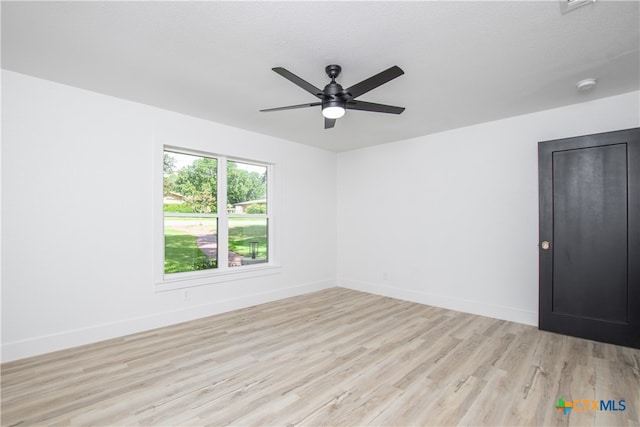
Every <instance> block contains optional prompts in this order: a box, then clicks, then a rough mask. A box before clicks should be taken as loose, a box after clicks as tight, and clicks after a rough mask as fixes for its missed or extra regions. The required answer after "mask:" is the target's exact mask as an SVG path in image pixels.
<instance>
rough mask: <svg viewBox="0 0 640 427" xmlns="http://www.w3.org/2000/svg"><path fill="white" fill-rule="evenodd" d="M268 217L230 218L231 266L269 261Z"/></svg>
mask: <svg viewBox="0 0 640 427" xmlns="http://www.w3.org/2000/svg"><path fill="white" fill-rule="evenodd" d="M267 248H268V245H267V219H266V218H229V267H236V266H239V265H250V264H259V263H263V262H267V260H268V259H267V255H268V254H267Z"/></svg>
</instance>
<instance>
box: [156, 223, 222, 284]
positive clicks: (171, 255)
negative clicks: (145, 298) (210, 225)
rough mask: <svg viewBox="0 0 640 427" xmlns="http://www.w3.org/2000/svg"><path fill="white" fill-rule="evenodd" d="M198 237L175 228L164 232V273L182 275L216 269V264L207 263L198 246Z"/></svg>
mask: <svg viewBox="0 0 640 427" xmlns="http://www.w3.org/2000/svg"><path fill="white" fill-rule="evenodd" d="M197 241H198V239H197V238H196V236H194V235H192V234H189V233H185V232H182V231H179V230H175V229H173V228H166V229H165V230H164V272H165V274H167V273H180V272H184V271H194V270H203V269H206V268H215V267H216V263H215V261H214V262H213V263H208V262H207V257H206V255H205V254H204V253H202V251H201V250H200V249H198V244H197Z"/></svg>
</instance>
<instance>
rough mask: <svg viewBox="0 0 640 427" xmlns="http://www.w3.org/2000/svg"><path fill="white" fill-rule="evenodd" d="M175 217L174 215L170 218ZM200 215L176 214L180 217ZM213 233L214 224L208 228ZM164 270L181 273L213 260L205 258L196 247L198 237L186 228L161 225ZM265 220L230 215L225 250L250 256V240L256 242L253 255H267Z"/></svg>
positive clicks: (209, 265) (211, 265)
mask: <svg viewBox="0 0 640 427" xmlns="http://www.w3.org/2000/svg"><path fill="white" fill-rule="evenodd" d="M172 219H173V220H175V219H176V218H173V217H172ZM190 220H191V221H194V223H195V220H199V221H201V219H199V218H196V219H195V220H194V219H192V218H184V217H183V218H180V221H181V222H182V221H190ZM212 232H213V233H215V228H213V230H212ZM164 235H165V237H164V272H165V274H170V273H181V272H185V271H195V270H204V269H209V268H216V267H217V261H215V260H214V261H213V262H210V261H208V258H207V256H206V255H205V254H204V253H203V252H202V251H201V250H200V249H199V248H198V243H197V242H198V239H197V237H196V236H195V235H193V234H190V233H188V232H186V231H182V230H177V229H174V228H171V226H170V225H167V226H166V227H165V231H164ZM266 236H267V223H266V221H265V220H262V219H257V220H256V219H254V218H232V219H230V220H229V250H230V251H232V252H235V253H237V254H239V255H242V256H244V257H245V258H251V243H252V242H258V245H257V252H256V258H261V259H264V260H266V259H267V237H266Z"/></svg>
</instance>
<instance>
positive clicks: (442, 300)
mask: <svg viewBox="0 0 640 427" xmlns="http://www.w3.org/2000/svg"><path fill="white" fill-rule="evenodd" d="M338 286H340V287H343V288H347V289H353V290H356V291H362V292H368V293H371V294H376V295H382V296H386V297H390V298H396V299H401V300H405V301H411V302H417V303H420V304H425V305H432V306H435V307H441V308H446V309H449V310H455V311H462V312H464V313H470V314H477V315H480V316H486V317H493V318H495V319H501V320H508V321H510V322H516V323H522V324H525V325H531V326H538V313H537V312H535V311H526V310H520V309H517V308H512V307H505V306H501V305H494V304H487V303H485V302H479V301H473V300H467V299H463V298H456V297H451V296H446V295H436V294H430V293H426V292H419V291H414V290H409V289H402V288H396V287H391V286H385V285H381V284H377V283H368V282H363V281H358V280H348V279H338Z"/></svg>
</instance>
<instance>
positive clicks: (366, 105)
mask: <svg viewBox="0 0 640 427" xmlns="http://www.w3.org/2000/svg"><path fill="white" fill-rule="evenodd" d="M345 108H346V109H347V110H361V111H373V112H375V113H390V114H400V113H402V112H403V111H404V107H394V106H393V105H384V104H375V103H373V102H364V101H349V102H347V104H346V105H345Z"/></svg>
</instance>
